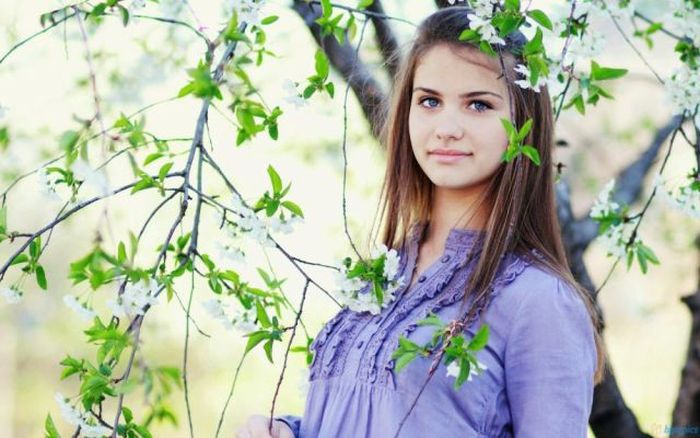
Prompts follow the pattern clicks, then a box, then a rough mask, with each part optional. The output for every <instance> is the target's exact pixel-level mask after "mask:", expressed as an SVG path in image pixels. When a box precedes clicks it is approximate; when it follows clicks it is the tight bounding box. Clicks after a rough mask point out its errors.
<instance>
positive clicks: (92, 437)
mask: <svg viewBox="0 0 700 438" xmlns="http://www.w3.org/2000/svg"><path fill="white" fill-rule="evenodd" d="M54 398H55V400H56V403H58V407H59V409H60V410H61V417H63V419H64V420H65V421H66V422H67V423H68V424H71V425H73V426H80V434H81V436H84V437H89V438H98V437H103V436H109V435H111V433H112V430H111V429H109V428H107V427H105V426H102V425H101V424H97V420H96V419H95V417H94V416H92V415H91V414H88V413H85V414H82V413H81V412H80V411H79V410H78V409H77V408H75V407H74V406H72V405H71V404H70V403H68V400H67V399H66V398H65V397H63V395H62V394H61V393H60V392H57V393H56V395H55V397H54Z"/></svg>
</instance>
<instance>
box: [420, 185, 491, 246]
mask: <svg viewBox="0 0 700 438" xmlns="http://www.w3.org/2000/svg"><path fill="white" fill-rule="evenodd" d="M482 193H483V191H482V190H474V189H472V188H470V189H469V190H452V189H444V188H438V187H436V188H435V189H434V192H433V200H432V209H431V213H430V224H429V225H428V229H427V230H426V231H425V233H426V234H425V236H424V239H423V242H424V243H425V242H427V243H428V244H429V245H430V246H441V245H438V242H440V243H443V242H445V240H446V239H447V235H448V234H449V233H450V230H452V228H468V229H477V230H483V229H484V228H485V227H486V222H487V219H488V208H487V207H488V205H487V203H486V202H485V201H484V200H483V195H482Z"/></svg>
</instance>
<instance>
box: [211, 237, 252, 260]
mask: <svg viewBox="0 0 700 438" xmlns="http://www.w3.org/2000/svg"><path fill="white" fill-rule="evenodd" d="M215 245H216V250H217V252H218V253H219V257H220V258H222V259H224V260H229V261H231V262H234V263H238V262H240V263H245V261H246V255H245V252H243V250H242V249H241V248H239V247H238V246H236V245H234V244H233V243H222V242H218V241H217V242H216V243H215Z"/></svg>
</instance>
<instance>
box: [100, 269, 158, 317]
mask: <svg viewBox="0 0 700 438" xmlns="http://www.w3.org/2000/svg"><path fill="white" fill-rule="evenodd" d="M158 289H159V285H158V282H157V281H156V280H155V279H154V278H150V279H149V281H144V280H141V281H139V282H138V283H135V284H134V283H127V285H126V287H125V288H124V293H122V295H121V296H120V297H118V298H117V299H116V300H115V299H110V300H108V301H107V306H108V307H109V308H110V309H111V310H112V314H113V315H114V316H116V317H119V318H122V317H124V316H128V317H130V318H133V317H135V316H136V315H143V312H144V307H146V306H147V305H148V306H154V305H156V304H158V298H157V297H156V296H155V294H156V293H157V291H158Z"/></svg>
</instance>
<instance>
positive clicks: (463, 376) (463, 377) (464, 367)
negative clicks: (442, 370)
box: [455, 357, 471, 389]
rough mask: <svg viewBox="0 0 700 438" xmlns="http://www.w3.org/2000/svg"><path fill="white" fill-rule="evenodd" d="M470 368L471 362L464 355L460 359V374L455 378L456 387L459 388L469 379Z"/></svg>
mask: <svg viewBox="0 0 700 438" xmlns="http://www.w3.org/2000/svg"><path fill="white" fill-rule="evenodd" d="M470 368H471V363H469V360H468V359H466V358H464V357H463V358H461V359H459V374H458V375H457V379H456V380H455V389H459V387H460V386H462V384H463V383H464V382H466V381H467V378H468V377H469V370H470Z"/></svg>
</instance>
